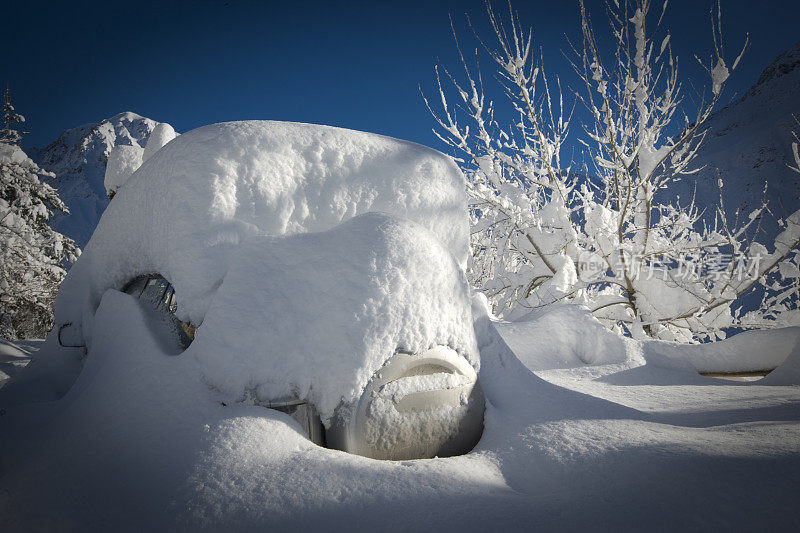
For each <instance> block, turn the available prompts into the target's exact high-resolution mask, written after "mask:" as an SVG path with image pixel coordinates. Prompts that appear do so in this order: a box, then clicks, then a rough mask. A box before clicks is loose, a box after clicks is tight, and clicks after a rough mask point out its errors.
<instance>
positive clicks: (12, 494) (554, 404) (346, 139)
mask: <svg viewBox="0 0 800 533" xmlns="http://www.w3.org/2000/svg"><path fill="white" fill-rule="evenodd" d="M462 179H463V178H462V176H461V174H460V172H459V171H458V169H457V167H456V166H455V165H454V164H453V163H452V161H450V160H448V159H447V158H445V157H444V156H442V155H441V154H438V153H436V152H434V151H432V150H430V149H427V148H423V147H419V146H417V145H413V144H411V143H404V142H402V141H397V140H393V139H388V138H385V137H379V136H374V135H369V134H363V133H358V132H348V131H346V130H341V129H336V128H325V127H318V126H309V125H300V124H285V123H274V122H245V123H227V124H220V125H213V126H207V127H204V128H199V129H197V130H194V131H193V132H188V133H186V134H184V135H181V136H180V137H178V138H176V139H175V140H173V141H171V142H169V143H168V144H166V145H165V146H164V147H163V148H161V149H160V150H158V151H157V152H156V153H155V154H154V155H153V157H151V158H150V159H148V160H147V161H146V162H145V163H144V164H143V165H142V167H141V168H139V169H138V170H136V172H135V173H134V174H132V176H131V178H130V179H129V180H127V181H125V183H124V185H122V186H121V187H120V190H119V192H118V194H117V195H116V196H115V197H114V200H113V201H112V202H111V204H110V206H109V208H108V209H107V210H106V212H105V214H104V215H103V218H102V220H101V221H100V224H99V226H98V228H97V231H96V232H95V234H94V236H93V237H92V240H91V242H90V243H89V244H88V245H87V246H86V249H85V251H84V254H83V255H82V256H81V258H80V260H79V261H78V263H76V264H75V266H74V267H73V268H72V269H71V271H70V273H69V275H68V277H67V278H66V280H65V282H64V284H63V285H62V288H61V291H60V293H59V298H58V301H57V303H56V324H57V327H58V326H60V325H62V324H65V323H67V322H69V323H72V326H70V327H68V328H65V330H64V332H63V333H64V335H63V340H64V341H65V344H81V343H82V342H85V343H86V345H87V352H88V353H86V354H84V351H83V349H82V348H61V347H59V346H58V341H57V337H58V333H57V330H56V331H54V332H53V333H51V334H50V336H49V337H48V339H47V340H46V341H45V342H44V344H43V345H42V347H41V349H40V350H39V351H38V352H36V354H35V356H34V357H33V361H32V362H31V363H30V364H29V365H28V366H27V367H26V368H25V370H24V371H21V372H18V373H16V374H17V375H16V376H15V377H14V379H12V380H10V381H9V382H8V383H6V384H5V385H4V386H3V387H2V388H0V409H2V416H0V531H3V532H4V533H5V532H6V531H58V530H79V531H89V530H90V531H150V530H152V531H162V530H186V531H202V530H204V529H205V530H209V531H253V530H274V531H284V530H306V529H315V530H319V529H324V530H326V531H330V530H333V531H351V530H369V531H372V530H382V531H385V530H394V531H404V532H405V531H417V530H428V531H459V532H461V531H486V530H508V529H513V530H519V529H525V530H528V529H540V530H577V529H587V528H588V529H594V530H604V529H605V530H617V529H627V530H637V531H639V530H646V531H654V530H670V531H674V530H679V529H720V528H731V529H754V528H758V529H765V528H770V529H774V528H775V527H782V528H785V529H790V528H791V529H798V526H800V514H799V513H798V511H797V509H796V507H797V506H796V502H797V496H798V494H800V386H799V385H798V384H800V349H798V339H800V333H798V331H800V330H798V329H796V328H793V329H786V330H781V331H775V332H767V333H759V334H747V335H746V336H738V337H734V338H733V339H730V340H728V341H725V342H723V343H716V344H714V345H713V346H712V347H691V348H681V347H677V346H675V345H670V344H667V343H641V342H637V341H632V340H626V339H621V338H619V337H616V336H615V335H613V334H612V333H610V332H609V331H607V330H605V329H604V328H603V327H602V326H601V325H600V324H599V323H598V322H597V321H596V320H594V319H593V318H591V317H589V316H588V315H587V312H586V311H584V310H581V309H579V308H576V307H569V306H556V307H552V308H551V309H549V310H548V311H547V312H536V313H532V314H529V315H528V316H525V317H522V318H521V319H520V320H519V321H517V322H514V323H503V322H495V321H492V320H491V319H490V317H489V316H488V315H487V314H486V310H485V305H484V303H485V299H481V298H480V297H472V296H471V295H470V291H469V289H468V287H467V286H466V278H465V276H464V273H463V270H462V268H463V266H464V264H465V262H466V261H465V260H466V255H467V236H468V235H467V231H468V226H467V219H466V213H467V212H466V206H465V201H464V195H463V181H462ZM332 199H333V203H332ZM376 211H378V212H381V213H383V214H378V213H375V212H376ZM153 272H158V273H160V274H161V275H163V276H164V277H166V278H167V279H168V280H169V281H170V282H172V283H173V285H174V287H175V290H176V293H177V294H178V295H179V297H178V311H177V314H178V316H179V318H181V319H182V320H191V321H192V322H193V323H195V324H197V325H199V328H198V330H197V336H196V338H195V341H194V342H193V344H192V345H191V346H190V347H189V348H188V349H187V350H186V351H185V352H183V353H182V354H180V355H175V349H174V346H173V347H170V346H167V345H166V344H168V343H166V344H165V342H164V339H162V338H160V337H159V336H158V335H156V334H154V331H155V330H154V329H153V328H151V327H149V326H150V323H149V320H150V319H149V317H148V315H147V314H146V312H145V311H144V308H143V307H142V306H141V305H140V303H139V301H137V300H136V299H135V298H134V297H132V296H129V295H126V294H124V293H122V292H119V290H118V289H121V288H122V286H124V285H125V283H127V282H128V281H130V280H131V279H132V278H134V277H136V276H137V275H140V274H149V273H153ZM441 345H444V346H448V347H450V348H453V349H455V350H456V351H457V352H458V353H459V354H460V355H462V356H464V357H465V359H466V360H468V361H469V362H470V363H472V364H473V366H474V367H475V368H476V370H478V372H479V381H480V384H481V387H482V390H483V393H484V395H485V397H486V401H487V405H486V413H485V429H484V433H483V437H482V439H481V441H480V442H479V443H478V445H477V447H476V448H475V449H474V450H473V451H472V452H470V453H468V454H466V455H464V456H460V457H451V458H443V459H428V460H417V461H402V462H391V461H375V460H371V459H367V458H364V457H360V456H355V455H350V454H347V453H344V452H340V451H335V450H330V449H326V448H321V447H318V446H316V445H314V444H312V443H311V442H310V441H308V440H307V439H306V438H305V437H304V436H303V435H302V434H301V428H300V426H299V425H298V424H297V423H296V422H295V421H294V420H293V419H292V418H290V417H289V416H288V415H285V414H283V413H280V412H278V411H273V410H270V409H267V408H264V407H260V406H255V405H245V404H244V403H242V402H240V401H237V399H241V398H242V397H243V394H242V393H243V392H244V391H246V390H250V389H252V388H255V389H256V393H260V392H263V393H264V395H265V398H263V399H266V400H269V399H271V398H274V395H278V394H283V393H285V392H288V390H282V389H281V387H291V388H292V390H293V391H295V392H297V393H298V394H299V395H301V396H305V395H306V394H307V396H308V398H310V399H311V400H312V401H313V402H314V404H315V405H316V407H317V408H319V410H320V413H321V414H322V418H323V420H324V419H325V418H326V417H327V416H328V415H330V414H331V411H332V409H333V408H334V405H335V404H336V402H337V401H338V400H340V399H342V400H345V401H347V400H351V399H355V398H358V397H359V395H360V393H361V391H362V390H364V386H365V385H366V382H367V380H368V379H369V378H370V377H371V376H372V375H373V373H374V372H375V370H376V369H379V368H380V367H381V365H382V364H383V363H384V362H385V361H386V360H387V358H389V357H391V356H392V355H393V354H394V353H395V352H396V351H400V352H408V353H421V352H423V351H425V350H427V349H430V348H431V347H433V346H441ZM3 346H4V348H3V350H4V351H3V352H2V353H3V354H9V355H3V357H5V358H6V359H5V360H10V359H9V358H11V357H14V358H16V359H15V360H16V361H17V362H20V361H19V360H18V359H20V358H24V357H26V355H25V353H23V351H21V350H17V348H16V347H15V346H13V345H7V344H3ZM6 347H8V348H6ZM25 350H28V348H25ZM784 359H786V362H785V363H784V364H782V365H781V366H780V367H779V368H778V369H777V370H775V371H774V372H773V373H772V374H770V375H769V376H767V377H766V378H764V380H763V381H756V382H752V383H740V382H732V381H722V380H716V379H713V378H705V377H702V376H700V375H699V374H698V370H701V371H723V370H729V371H733V370H742V369H744V370H754V369H758V368H763V367H769V366H770V365H771V366H774V365H776V364H778V363H780V362H781V361H783V360H784ZM10 361H11V363H12V366H14V370H16V367H17V366H19V365H16V364H13V363H14V360H10ZM751 365H752V366H753V367H755V368H752V367H751Z"/></svg>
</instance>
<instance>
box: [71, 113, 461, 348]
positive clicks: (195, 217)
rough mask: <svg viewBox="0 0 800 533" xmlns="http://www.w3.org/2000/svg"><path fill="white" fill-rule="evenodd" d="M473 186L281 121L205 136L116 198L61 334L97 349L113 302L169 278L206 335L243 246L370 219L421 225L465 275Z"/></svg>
mask: <svg viewBox="0 0 800 533" xmlns="http://www.w3.org/2000/svg"><path fill="white" fill-rule="evenodd" d="M463 179H464V178H463V176H462V174H461V172H460V171H459V169H458V167H457V166H456V165H455V163H454V162H453V161H452V160H451V159H450V158H448V157H446V156H444V155H442V154H441V153H439V152H436V151H435V150H432V149H430V148H426V147H423V146H420V145H416V144H413V143H409V142H404V141H399V140H396V139H391V138H388V137H383V136H379V135H374V134H369V133H361V132H355V131H350V130H344V129H340V128H333V127H327V126H315V125H309V124H296V123H285V122H272V121H246V122H229V123H223V124H213V125H210V126H204V127H201V128H198V129H196V130H193V131H191V132H189V133H186V134H184V135H181V136H180V137H178V138H176V139H175V140H173V141H172V142H170V143H169V144H167V145H166V146H164V147H163V148H162V149H161V150H159V151H158V152H157V153H156V154H155V155H154V156H153V157H152V158H150V159H149V160H147V161H145V163H144V164H143V165H142V166H141V167H140V168H139V170H137V171H136V172H135V173H134V174H133V175H132V176H131V177H130V179H129V180H128V182H126V185H125V187H123V188H122V189H121V190H120V191H119V193H118V194H117V195H116V196H115V197H114V201H113V202H112V203H111V204H110V205H109V208H108V210H107V211H106V212H105V214H104V215H103V217H102V219H101V221H100V223H99V224H98V227H97V230H96V231H95V233H94V235H93V237H92V239H91V241H90V242H89V243H88V244H87V246H86V249H85V251H84V253H83V255H82V256H81V258H80V260H79V261H78V262H77V263H76V264H75V265H74V266H73V268H72V270H71V272H70V275H69V276H67V278H66V279H65V281H64V283H63V284H62V287H61V290H60V292H59V297H58V300H57V302H56V322H57V324H58V325H60V324H64V323H66V322H71V323H72V324H73V328H80V327H81V326H82V327H83V335H84V337H86V338H87V340H89V341H90V337H91V316H92V315H93V314H94V311H95V309H96V307H97V305H98V304H99V302H100V298H101V297H102V295H103V293H104V292H105V291H106V290H107V289H109V288H116V289H119V288H120V287H122V286H123V285H124V284H125V283H126V282H128V281H129V280H131V279H132V278H133V277H135V276H137V275H139V274H145V273H152V272H159V273H161V274H162V275H163V276H164V277H166V278H167V279H168V280H170V282H172V283H173V285H174V286H175V289H176V292H177V294H178V295H179V299H180V301H179V303H178V316H179V317H181V318H182V319H183V320H189V321H191V322H193V323H194V324H197V325H199V324H201V323H202V322H203V319H204V316H205V312H206V310H207V309H208V306H209V303H210V301H211V298H212V296H213V294H214V293H215V292H216V289H217V288H218V287H219V285H220V283H222V280H223V278H224V277H225V273H226V272H227V271H228V269H229V267H230V260H231V257H232V255H233V253H234V251H235V250H236V249H237V248H238V245H239V244H240V243H241V242H243V241H244V240H246V239H247V238H249V237H252V236H254V235H284V234H298V233H306V232H317V231H324V230H327V229H330V228H332V227H334V226H336V225H338V224H340V223H341V222H343V221H345V220H348V219H350V218H352V217H354V216H356V215H358V214H361V213H366V212H369V211H380V212H385V213H389V214H393V215H395V216H398V217H401V218H407V219H410V220H413V221H415V222H417V223H419V224H420V225H421V226H423V227H424V228H426V229H428V230H429V231H431V232H432V233H433V235H434V236H435V237H436V239H438V240H439V241H440V242H441V243H442V244H443V245H444V246H445V248H446V249H447V250H449V251H450V252H451V253H452V254H453V255H454V256H455V257H456V259H457V261H458V263H459V265H461V266H462V267H463V266H464V265H465V264H466V258H467V251H468V238H469V237H468V220H467V215H466V198H465V194H464V183H463ZM305 254H306V255H313V250H307V251H306V252H305Z"/></svg>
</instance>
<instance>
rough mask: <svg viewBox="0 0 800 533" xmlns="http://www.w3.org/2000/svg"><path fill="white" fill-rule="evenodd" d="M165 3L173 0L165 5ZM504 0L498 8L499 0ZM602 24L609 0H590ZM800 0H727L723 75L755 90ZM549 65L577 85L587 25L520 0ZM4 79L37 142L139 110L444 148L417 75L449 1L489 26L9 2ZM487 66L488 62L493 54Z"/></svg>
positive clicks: (276, 10) (440, 45)
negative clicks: (742, 51)
mask: <svg viewBox="0 0 800 533" xmlns="http://www.w3.org/2000/svg"><path fill="white" fill-rule="evenodd" d="M162 4H165V5H162ZM494 4H495V7H496V9H498V10H501V9H504V8H505V5H504V3H503V2H502V1H501V0H497V1H495V2H494ZM587 4H588V5H589V6H590V9H592V10H593V13H594V18H595V23H596V25H597V26H602V22H603V21H604V20H605V18H604V16H605V15H604V12H603V10H602V3H601V2H600V1H599V0H587ZM711 4H712V2H711V1H710V0H696V1H693V0H672V2H670V10H669V12H668V13H669V17H668V20H667V23H668V25H669V27H670V28H671V29H672V33H673V38H672V43H673V47H674V49H675V50H676V52H677V54H678V55H679V57H680V58H681V60H682V65H683V66H684V67H685V70H684V72H686V73H687V74H690V75H693V74H696V73H697V71H696V69H695V67H693V66H691V63H692V61H693V59H692V57H691V52H699V53H701V55H703V56H706V55H707V54H708V53H709V52H710V50H711V40H710V33H709V23H708V20H709V17H708V9H709V7H710V6H711ZM796 6H797V3H796V0H791V1H784V0H762V1H760V2H757V3H755V4H754V3H753V2H752V1H745V0H727V1H723V18H724V20H723V22H724V25H725V28H724V29H725V34H726V37H727V39H726V44H727V55H728V56H730V57H731V59H732V58H733V57H734V56H735V52H736V50H734V49H735V48H736V47H740V46H741V43H742V42H743V37H744V34H745V32H748V31H749V32H750V36H751V42H752V46H751V49H750V51H749V52H748V53H747V54H746V56H745V59H744V61H743V63H742V65H741V67H740V69H739V70H738V71H737V73H736V74H735V75H734V77H733V79H732V80H731V83H730V84H729V86H728V89H727V93H726V94H725V96H726V101H728V100H730V99H731V98H732V97H733V96H734V93H741V92H742V91H744V90H746V89H747V88H748V87H749V86H750V85H751V84H752V83H753V82H754V81H755V80H756V78H757V77H758V74H759V73H760V72H761V70H762V69H763V68H764V67H765V66H766V65H767V64H768V63H769V62H770V61H772V59H774V57H775V56H776V55H778V54H779V53H780V52H782V51H783V50H785V49H786V48H788V47H790V46H791V45H793V44H794V43H795V42H796V41H797V40H798V39H800V31H799V30H798V26H797V7H796ZM514 7H515V9H517V10H519V12H520V18H521V19H522V23H523V25H526V26H531V25H532V26H533V28H534V35H535V40H536V43H537V44H539V45H541V46H542V47H543V49H544V54H545V62H546V65H545V66H546V67H548V70H549V71H550V72H551V73H554V74H559V75H561V76H562V81H564V83H565V84H568V85H573V86H575V81H574V78H573V77H572V75H571V72H570V70H569V69H568V68H567V67H566V66H565V65H564V61H563V59H562V58H561V56H560V54H561V51H562V50H565V49H566V46H567V44H566V39H565V34H566V35H569V36H570V37H572V38H576V37H577V34H578V30H579V26H578V10H577V0H576V1H572V0H566V1H557V0H549V1H546V2H538V1H520V0H517V1H516V2H515V5H514ZM2 12H3V18H4V19H6V20H9V21H12V23H10V24H4V25H3V31H2V33H0V50H3V52H2V55H3V59H2V68H0V82H2V84H3V86H5V84H6V82H8V83H10V84H11V88H12V91H13V94H14V99H15V104H16V106H17V109H18V111H20V112H21V113H22V114H24V115H25V116H26V117H27V119H28V123H27V129H28V130H30V131H31V132H32V133H31V134H30V135H29V136H27V137H26V139H25V141H24V142H23V146H43V145H44V144H47V143H48V142H50V141H52V140H53V139H54V138H55V137H56V136H57V135H58V134H59V133H60V132H61V131H62V130H64V129H66V128H70V127H74V126H76V125H79V124H82V123H86V122H95V121H99V120H101V119H103V118H105V117H108V116H111V115H113V114H116V113H118V112H121V111H128V110H129V111H134V112H136V113H139V114H141V115H144V116H147V117H150V118H153V119H155V120H159V121H165V122H169V123H171V124H172V125H173V126H175V128H176V129H177V130H178V131H181V132H185V131H188V130H190V129H192V128H195V127H198V126H201V125H204V124H208V123H212V122H220V121H226V120H241V119H277V120H293V121H300V122H312V123H320V124H330V125H335V126H343V127H348V128H353V129H359V130H366V131H372V132H376V133H383V134H387V135H391V136H394V137H399V138H404V139H409V140H413V141H417V142H420V143H423V144H428V145H431V146H434V147H440V145H439V143H438V141H437V140H436V139H435V137H434V136H433V134H432V133H431V131H430V130H431V127H432V121H431V119H430V116H429V115H428V112H427V110H426V109H425V108H424V106H423V104H422V101H421V98H420V96H419V92H418V85H419V84H422V87H423V89H424V90H426V92H428V93H431V94H432V92H433V88H434V85H433V79H434V78H433V66H434V64H435V63H436V61H437V59H439V60H441V61H442V63H444V64H445V65H448V66H451V65H452V64H453V61H454V59H455V49H454V47H453V43H452V38H451V35H450V29H449V23H448V13H451V14H453V16H454V19H455V21H456V25H457V28H459V29H460V31H461V34H462V36H463V38H464V39H465V40H466V41H467V42H468V46H469V47H474V40H472V39H470V37H471V34H470V33H469V30H468V29H467V27H466V24H465V18H464V13H465V12H467V13H469V14H470V15H471V17H472V19H473V22H474V23H476V26H477V28H478V31H479V32H481V33H482V34H483V35H486V36H488V33H487V31H486V30H487V28H486V26H487V24H486V16H485V13H484V11H483V3H482V1H481V0H465V1H454V0H450V1H441V2H437V1H431V0H428V1H416V0H409V1H403V2H346V1H342V2H336V1H331V0H328V1H325V2H310V1H307V2H303V3H292V2H266V1H265V2H246V1H237V0H227V1H225V0H207V1H197V2H166V1H165V2H148V1H126V2H119V3H116V2H75V1H69V2H66V1H62V2H37V1H31V0H28V1H23V0H20V1H13V2H12V1H6V2H4V6H3V8H2ZM484 68H486V64H485V63H484Z"/></svg>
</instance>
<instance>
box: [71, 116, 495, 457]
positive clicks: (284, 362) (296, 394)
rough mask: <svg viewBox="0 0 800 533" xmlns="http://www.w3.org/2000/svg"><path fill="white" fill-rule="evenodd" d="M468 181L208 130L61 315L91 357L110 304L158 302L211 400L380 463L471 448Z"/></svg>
mask: <svg viewBox="0 0 800 533" xmlns="http://www.w3.org/2000/svg"><path fill="white" fill-rule="evenodd" d="M466 212H467V211H466V208H465V197H464V189H463V177H462V175H461V173H460V171H459V170H458V168H457V167H456V166H455V164H454V163H453V162H452V161H451V160H450V159H449V158H447V157H445V156H443V155H442V154H440V153H438V152H436V151H434V150H431V149H428V148H425V147H422V146H418V145H415V144H412V143H408V142H402V141H398V140H395V139H390V138H386V137H382V136H378V135H372V134H366V133H359V132H353V131H348V130H342V129H338V128H330V127H323V126H312V125H304V124H294V123H280V122H262V121H248V122H233V123H225V124H216V125H211V126H206V127H202V128H199V129H197V130H194V131H191V132H189V133H186V134H184V135H181V136H180V137H178V138H176V139H175V140H173V141H171V142H170V143H168V144H167V145H166V146H164V147H163V148H162V149H160V150H159V151H158V152H156V153H155V154H154V155H153V156H152V157H151V158H149V159H148V160H147V161H146V162H145V163H144V164H143V165H142V166H141V167H140V168H139V169H138V170H137V171H136V172H135V173H134V174H133V175H132V176H131V177H130V178H129V179H128V180H127V181H126V182H125V183H124V185H122V186H121V187H120V188H119V191H118V192H117V194H116V195H115V197H114V199H113V201H112V202H111V204H110V205H109V207H108V209H107V210H106V212H105V214H104V215H103V217H102V219H101V221H100V223H99V225H98V227H97V229H96V231H95V233H94V235H93V237H92V238H91V240H90V241H89V243H88V245H87V246H86V248H85V250H84V253H83V255H82V256H81V258H80V260H79V261H78V262H77V263H76V264H75V265H74V267H73V268H72V270H71V271H70V273H69V275H68V276H67V278H66V280H65V281H64V284H63V285H62V289H61V291H60V293H59V297H58V300H57V303H56V325H57V327H58V328H59V340H60V341H61V342H62V344H63V345H65V346H75V345H81V346H84V345H85V346H86V351H87V354H88V357H92V338H93V335H94V333H95V332H94V331H93V321H94V315H95V313H96V311H97V308H98V306H99V305H100V301H101V299H102V298H103V295H104V294H105V293H106V292H107V291H108V290H119V291H123V292H125V293H127V294H128V295H130V296H132V297H134V298H136V299H138V300H139V302H140V303H141V304H142V305H141V306H140V307H141V309H142V312H143V313H144V314H145V315H146V316H147V322H148V323H149V324H150V326H151V327H150V328H149V329H150V331H151V333H152V334H153V336H154V337H155V338H157V339H158V340H159V342H160V344H161V346H162V348H163V351H164V353H165V354H167V355H179V356H180V357H191V358H195V359H196V360H197V362H198V363H199V367H200V369H201V372H202V375H203V379H204V381H205V382H206V383H207V384H208V385H209V386H210V389H209V391H210V393H212V392H213V393H214V394H220V395H221V397H222V398H223V400H222V403H225V402H244V403H251V404H256V405H261V406H264V407H268V408H274V409H278V410H280V411H284V412H286V413H288V414H289V415H291V416H292V417H293V418H294V419H295V420H297V421H298V422H299V423H300V426H301V427H302V428H303V430H304V432H305V433H306V435H307V436H308V437H309V438H310V439H311V440H312V441H314V442H316V443H317V444H320V445H327V446H329V447H333V448H337V449H341V450H344V451H347V452H351V453H355V454H359V455H363V456H367V457H372V458H377V459H413V458H427V457H434V456H449V455H457V454H463V453H466V452H468V451H469V450H471V449H472V448H473V447H474V445H475V444H476V443H477V441H478V440H479V438H480V436H481V433H482V428H483V412H484V398H483V395H482V392H481V388H480V386H479V384H478V374H477V370H478V369H479V356H478V349H477V343H476V340H475V332H474V329H473V321H472V316H471V310H470V298H471V297H470V291H469V288H468V286H467V283H466V279H465V276H464V267H465V265H466V257H467V250H468V221H467V218H466Z"/></svg>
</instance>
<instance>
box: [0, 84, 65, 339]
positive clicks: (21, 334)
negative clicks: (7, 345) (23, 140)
mask: <svg viewBox="0 0 800 533" xmlns="http://www.w3.org/2000/svg"><path fill="white" fill-rule="evenodd" d="M4 118H5V124H4V128H3V130H2V133H0V335H2V336H4V337H7V338H10V339H17V338H29V337H34V336H36V337H38V336H43V335H44V334H45V333H46V332H47V331H48V330H49V329H50V328H51V327H52V325H53V301H54V299H55V296H56V291H57V290H58V285H59V283H60V282H61V280H62V279H63V278H64V275H65V271H64V267H63V262H64V261H70V262H71V261H74V260H75V259H76V258H77V256H78V254H79V253H80V250H79V249H78V248H77V247H76V246H75V243H74V242H72V240H70V239H68V238H67V237H64V236H63V235H61V234H60V233H58V232H56V231H54V230H52V229H51V228H50V226H48V225H47V221H48V219H49V218H50V216H51V215H52V214H53V210H59V211H65V210H66V206H65V205H64V204H63V203H62V202H61V200H60V199H59V197H58V193H57V192H56V190H55V189H53V188H52V187H51V186H50V185H48V184H47V183H44V182H43V181H42V178H52V177H54V175H53V174H52V173H49V172H46V171H44V170H42V169H41V168H39V166H38V165H36V163H34V162H33V161H31V159H30V158H29V157H28V156H27V155H26V154H25V152H23V151H22V149H21V148H20V147H19V146H18V143H19V141H20V133H19V132H18V131H17V130H15V129H14V128H13V125H14V124H15V123H17V122H23V121H24V118H23V117H22V116H21V115H18V114H16V113H15V112H14V107H13V106H12V104H11V98H10V94H9V91H8V89H6V95H5V109H4Z"/></svg>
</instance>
